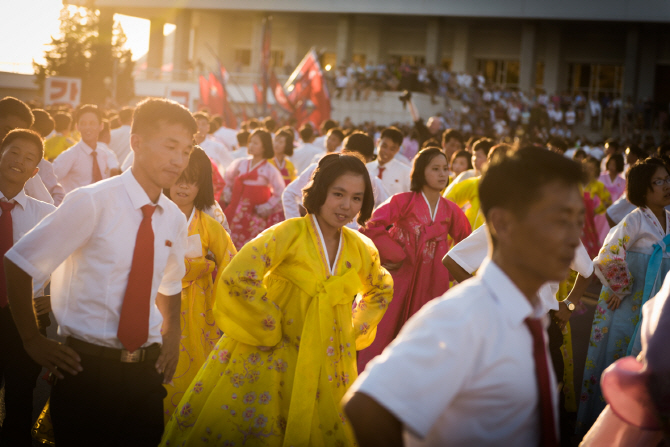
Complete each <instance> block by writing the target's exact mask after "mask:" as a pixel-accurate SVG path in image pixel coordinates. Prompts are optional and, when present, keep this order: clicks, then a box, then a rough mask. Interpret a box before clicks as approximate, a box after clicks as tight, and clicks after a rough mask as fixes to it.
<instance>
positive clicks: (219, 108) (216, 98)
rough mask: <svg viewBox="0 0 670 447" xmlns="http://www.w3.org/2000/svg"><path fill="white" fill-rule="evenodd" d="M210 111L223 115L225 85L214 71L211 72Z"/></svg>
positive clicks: (213, 113)
mask: <svg viewBox="0 0 670 447" xmlns="http://www.w3.org/2000/svg"><path fill="white" fill-rule="evenodd" d="M209 111H210V113H211V114H212V115H223V85H221V81H219V80H218V79H217V77H216V76H215V75H214V73H211V72H210V73H209Z"/></svg>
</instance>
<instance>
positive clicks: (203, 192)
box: [163, 146, 214, 211]
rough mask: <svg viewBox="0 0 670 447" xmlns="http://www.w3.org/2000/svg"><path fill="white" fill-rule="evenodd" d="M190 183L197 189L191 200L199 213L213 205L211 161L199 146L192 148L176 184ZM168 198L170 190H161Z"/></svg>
mask: <svg viewBox="0 0 670 447" xmlns="http://www.w3.org/2000/svg"><path fill="white" fill-rule="evenodd" d="M180 183H191V184H195V185H196V186H197V187H198V194H197V195H196V196H195V200H193V205H194V206H195V208H196V209H197V210H199V211H202V210H204V209H205V208H209V207H210V206H212V205H214V185H213V181H212V161H211V160H210V159H209V157H208V156H207V154H205V151H203V150H202V149H201V148H200V146H194V147H193V152H191V157H190V158H189V159H188V166H186V169H184V172H182V173H181V175H180V176H179V178H178V179H177V182H176V183H175V184H177V185H178V184H180ZM163 193H165V195H166V196H168V198H170V188H166V189H164V190H163Z"/></svg>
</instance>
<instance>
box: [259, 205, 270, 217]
mask: <svg viewBox="0 0 670 447" xmlns="http://www.w3.org/2000/svg"><path fill="white" fill-rule="evenodd" d="M256 214H258V215H259V216H261V217H263V218H266V217H268V216H269V215H270V214H272V207H271V206H270V205H268V204H267V203H261V204H260V205H256Z"/></svg>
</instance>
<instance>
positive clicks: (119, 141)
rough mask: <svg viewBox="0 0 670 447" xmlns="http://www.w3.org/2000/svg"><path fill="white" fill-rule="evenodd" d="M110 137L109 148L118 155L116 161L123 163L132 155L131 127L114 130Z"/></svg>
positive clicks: (126, 126)
mask: <svg viewBox="0 0 670 447" xmlns="http://www.w3.org/2000/svg"><path fill="white" fill-rule="evenodd" d="M110 135H111V139H110V141H109V148H110V149H111V151H112V152H114V155H116V160H117V161H119V162H122V161H123V160H125V159H126V157H127V156H128V154H129V153H130V125H128V124H124V125H123V126H121V127H118V128H116V129H112V130H111V131H110Z"/></svg>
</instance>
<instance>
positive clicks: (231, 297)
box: [161, 215, 393, 447]
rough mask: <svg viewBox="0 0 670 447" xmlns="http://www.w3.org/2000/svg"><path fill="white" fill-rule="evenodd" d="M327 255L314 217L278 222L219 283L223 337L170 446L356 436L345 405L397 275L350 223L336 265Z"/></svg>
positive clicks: (339, 441) (332, 440) (170, 433)
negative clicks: (358, 355)
mask: <svg viewBox="0 0 670 447" xmlns="http://www.w3.org/2000/svg"><path fill="white" fill-rule="evenodd" d="M327 259H328V255H327V251H326V249H325V245H324V244H323V242H322V238H321V236H320V230H319V228H318V224H317V223H316V219H315V218H314V217H313V216H312V215H307V216H305V217H300V218H295V219H289V220H287V221H285V222H282V223H281V224H278V225H275V226H273V227H271V228H269V229H267V230H265V231H264V232H263V233H261V234H260V235H259V236H258V237H257V238H255V239H253V240H252V241H250V242H249V243H247V244H246V245H245V246H244V247H243V248H242V249H241V250H240V252H239V254H238V255H237V256H235V258H234V259H233V260H232V261H231V263H230V264H229V265H228V267H226V269H225V271H224V272H223V275H222V277H221V279H220V282H219V287H218V288H217V291H216V303H215V307H214V315H215V317H216V322H217V324H218V326H219V327H220V328H221V329H222V330H223V332H224V335H223V336H222V337H221V339H220V340H219V342H218V343H217V345H216V347H215V348H214V350H213V351H212V353H211V355H210V356H209V358H208V360H207V361H206V363H205V364H204V365H203V367H202V368H201V370H200V372H199V373H198V375H197V376H196V377H195V379H194V380H193V383H191V385H190V388H189V390H188V391H187V392H186V394H185V395H184V398H183V399H182V400H181V402H180V403H179V405H178V408H177V411H175V413H174V414H173V416H172V418H171V419H170V421H169V423H168V424H167V426H166V429H165V434H164V436H163V440H162V443H161V445H162V446H182V445H184V446H189V447H191V446H199V445H220V446H222V445H245V446H290V445H293V446H307V445H310V446H338V445H342V446H349V445H354V444H355V439H354V437H353V433H352V431H351V429H350V426H349V423H348V422H347V420H346V418H345V417H344V413H343V411H342V410H341V408H340V401H341V399H342V397H343V396H344V393H345V392H346V390H347V388H348V387H349V386H350V385H351V383H353V381H354V380H355V379H356V377H357V375H358V374H357V370H356V350H361V349H364V348H366V347H367V346H369V345H370V343H372V341H373V339H374V337H375V333H376V327H377V324H378V323H379V321H380V320H381V318H382V316H383V315H384V312H386V309H387V307H388V304H389V302H390V301H391V299H392V297H393V280H392V278H391V275H390V274H389V273H388V272H387V271H386V270H384V269H383V268H382V267H381V265H380V262H379V254H378V253H377V250H376V248H375V246H374V244H373V243H372V241H370V240H369V239H368V238H366V237H365V236H363V235H362V234H360V233H358V232H357V231H353V230H350V229H349V228H346V227H345V228H342V233H341V239H340V249H339V251H338V256H337V259H336V261H335V263H334V267H333V269H332V272H331V269H330V266H329V264H328V261H327ZM352 307H353V310H352ZM266 347H267V348H266Z"/></svg>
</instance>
